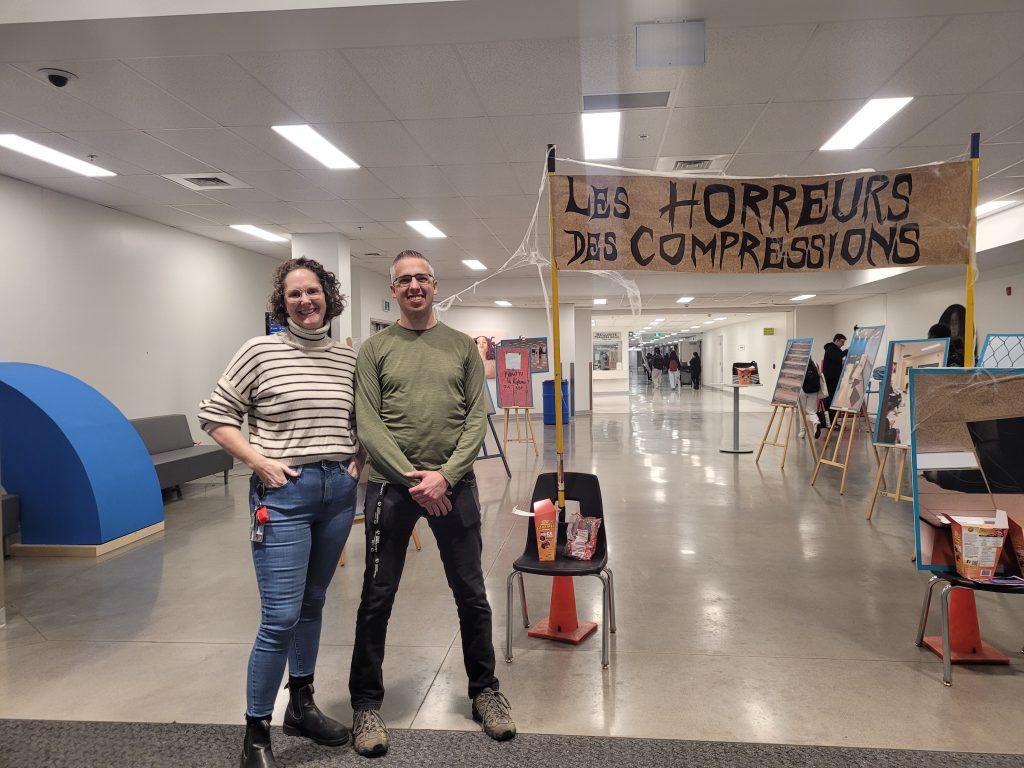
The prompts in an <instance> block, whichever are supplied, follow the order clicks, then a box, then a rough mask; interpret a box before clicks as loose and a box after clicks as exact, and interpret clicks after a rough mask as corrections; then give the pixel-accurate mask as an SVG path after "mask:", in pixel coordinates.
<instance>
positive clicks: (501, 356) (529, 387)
mask: <svg viewBox="0 0 1024 768" xmlns="http://www.w3.org/2000/svg"><path fill="white" fill-rule="evenodd" d="M530 352H531V349H530V347H526V346H522V347H513V346H504V344H503V345H501V346H499V347H498V348H497V357H496V362H497V366H496V368H497V374H496V376H495V384H496V386H497V390H498V407H499V408H533V381H532V380H531V378H530Z"/></svg>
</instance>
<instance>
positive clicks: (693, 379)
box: [690, 371, 700, 389]
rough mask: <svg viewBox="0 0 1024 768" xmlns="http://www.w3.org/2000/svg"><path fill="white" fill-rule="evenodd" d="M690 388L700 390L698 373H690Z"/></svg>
mask: <svg viewBox="0 0 1024 768" xmlns="http://www.w3.org/2000/svg"><path fill="white" fill-rule="evenodd" d="M690 386H692V387H693V388H694V389H700V371H698V372H697V373H694V372H693V371H690Z"/></svg>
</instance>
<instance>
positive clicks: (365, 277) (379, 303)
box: [349, 266, 398, 346]
mask: <svg viewBox="0 0 1024 768" xmlns="http://www.w3.org/2000/svg"><path fill="white" fill-rule="evenodd" d="M350 293H351V295H352V303H351V305H350V307H349V308H350V309H351V311H352V335H353V342H354V343H356V345H357V346H358V344H359V343H362V342H364V341H366V339H368V338H369V337H370V335H371V333H372V332H371V330H370V321H371V320H377V321H379V322H382V323H396V322H398V301H397V300H395V299H393V298H391V288H390V284H389V282H388V277H387V276H386V275H378V274H377V273H376V272H371V271H370V270H368V269H363V268H361V267H356V266H353V267H352V288H351V291H350ZM385 301H388V302H390V305H391V306H390V309H389V310H385V309H384V302H385ZM356 340H358V342H357V341H356Z"/></svg>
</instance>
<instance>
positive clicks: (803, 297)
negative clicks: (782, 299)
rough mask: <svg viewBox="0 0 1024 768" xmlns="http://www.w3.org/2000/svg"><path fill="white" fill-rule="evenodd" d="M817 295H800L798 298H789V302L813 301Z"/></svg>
mask: <svg viewBox="0 0 1024 768" xmlns="http://www.w3.org/2000/svg"><path fill="white" fill-rule="evenodd" d="M817 295H818V294H816V293H801V294H800V295H799V296H794V297H793V298H791V299H790V301H807V300H808V299H813V298H814V297H815V296H817Z"/></svg>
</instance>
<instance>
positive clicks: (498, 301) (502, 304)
mask: <svg viewBox="0 0 1024 768" xmlns="http://www.w3.org/2000/svg"><path fill="white" fill-rule="evenodd" d="M494 303H495V304H497V305H498V306H499V307H511V306H512V302H511V301H505V300H504V299H496V300H495V302H494Z"/></svg>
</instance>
